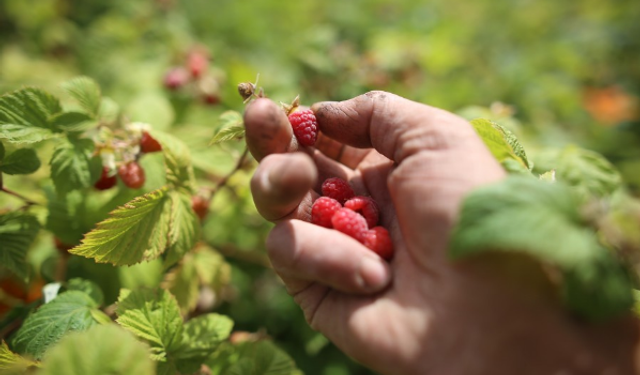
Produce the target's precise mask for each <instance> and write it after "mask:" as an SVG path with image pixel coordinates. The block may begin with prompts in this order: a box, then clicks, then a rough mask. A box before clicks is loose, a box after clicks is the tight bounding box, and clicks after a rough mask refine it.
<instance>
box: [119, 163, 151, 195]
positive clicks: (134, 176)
mask: <svg viewBox="0 0 640 375" xmlns="http://www.w3.org/2000/svg"><path fill="white" fill-rule="evenodd" d="M118 175H119V176H120V178H121V179H122V182H124V184H125V185H127V186H128V187H130V188H131V189H140V188H141V187H142V185H144V181H145V175H144V169H142V167H141V166H140V164H138V163H137V162H135V161H131V162H128V163H127V164H122V165H121V166H120V167H119V168H118Z"/></svg>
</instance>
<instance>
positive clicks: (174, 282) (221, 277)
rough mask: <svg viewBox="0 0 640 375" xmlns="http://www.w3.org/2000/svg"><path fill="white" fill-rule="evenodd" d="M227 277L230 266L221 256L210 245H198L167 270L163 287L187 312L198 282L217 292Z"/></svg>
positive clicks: (194, 303) (196, 299)
mask: <svg viewBox="0 0 640 375" xmlns="http://www.w3.org/2000/svg"><path fill="white" fill-rule="evenodd" d="M230 277H231V267H230V266H229V264H228V263H227V262H225V260H224V257H223V256H222V255H220V254H219V253H217V252H216V251H214V250H213V249H211V248H210V247H208V246H205V245H200V246H198V247H197V248H196V249H195V250H194V251H192V252H190V253H188V254H187V255H185V256H184V258H182V261H181V262H180V263H179V264H178V265H177V266H176V267H173V268H172V269H171V270H170V271H169V272H167V274H166V275H165V279H164V281H163V287H164V288H167V289H169V291H170V292H171V294H173V295H174V296H175V297H176V300H177V301H178V304H179V305H180V309H181V311H182V313H183V314H187V313H188V312H190V311H193V310H194V309H195V307H196V304H197V302H198V296H199V292H200V286H201V285H204V286H207V287H209V288H211V289H213V291H214V292H215V293H219V292H220V290H221V289H222V287H223V286H225V285H227V284H228V283H229V280H230Z"/></svg>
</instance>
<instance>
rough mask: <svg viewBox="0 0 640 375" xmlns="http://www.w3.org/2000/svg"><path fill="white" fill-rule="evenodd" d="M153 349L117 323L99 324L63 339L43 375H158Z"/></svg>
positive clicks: (46, 365)
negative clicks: (152, 353)
mask: <svg viewBox="0 0 640 375" xmlns="http://www.w3.org/2000/svg"><path fill="white" fill-rule="evenodd" d="M148 351H149V348H148V346H147V345H145V344H144V343H141V342H140V341H138V340H136V339H135V337H133V335H131V334H130V333H129V332H127V331H125V330H123V329H122V328H119V327H118V326H116V325H115V324H107V325H99V326H95V327H92V328H91V329H89V330H87V331H84V332H76V333H73V334H70V335H69V336H67V337H65V338H63V339H62V340H60V343H59V344H58V345H56V346H55V347H53V348H51V350H50V351H49V352H48V353H47V356H46V358H45V360H44V362H43V363H42V367H43V369H42V371H41V372H40V373H39V375H89V374H91V375H115V374H117V375H155V373H156V372H155V364H154V363H153V361H152V360H151V358H149V352H148Z"/></svg>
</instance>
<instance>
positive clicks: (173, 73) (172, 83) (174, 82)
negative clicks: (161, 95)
mask: <svg viewBox="0 0 640 375" xmlns="http://www.w3.org/2000/svg"><path fill="white" fill-rule="evenodd" d="M188 81H189V72H188V71H187V70H186V69H185V68H183V67H176V68H171V69H170V70H169V71H168V72H167V74H165V75H164V82H163V83H164V87H166V88H167V89H169V90H177V89H179V88H180V87H182V86H184V85H186V84H187V82H188Z"/></svg>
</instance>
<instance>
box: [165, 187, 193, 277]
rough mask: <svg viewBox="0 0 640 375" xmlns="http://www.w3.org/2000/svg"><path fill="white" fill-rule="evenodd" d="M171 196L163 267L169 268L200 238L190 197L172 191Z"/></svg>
mask: <svg viewBox="0 0 640 375" xmlns="http://www.w3.org/2000/svg"><path fill="white" fill-rule="evenodd" d="M170 195H171V220H170V221H169V233H168V234H169V248H168V249H167V252H166V257H165V259H164V266H165V267H169V266H171V265H173V264H174V263H176V262H177V261H179V260H180V259H182V257H183V256H184V254H186V253H187V252H188V251H189V250H191V249H192V248H193V246H194V245H195V244H196V241H197V240H198V238H199V237H200V221H199V220H198V217H197V216H196V214H195V213H194V212H193V210H192V209H191V197H190V196H189V195H187V194H184V193H180V192H177V191H173V192H171V193H170Z"/></svg>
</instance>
